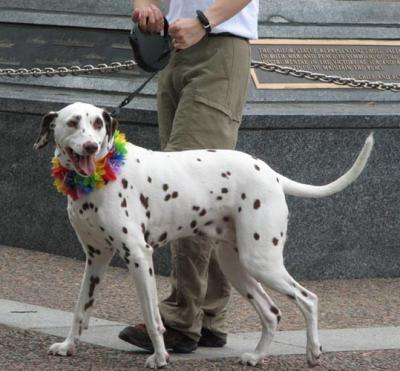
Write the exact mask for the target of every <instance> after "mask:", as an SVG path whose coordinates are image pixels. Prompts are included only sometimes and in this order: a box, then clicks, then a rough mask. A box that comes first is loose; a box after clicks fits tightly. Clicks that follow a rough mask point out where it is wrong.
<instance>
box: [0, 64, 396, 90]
mask: <svg viewBox="0 0 400 371" xmlns="http://www.w3.org/2000/svg"><path fill="white" fill-rule="evenodd" d="M136 65H137V64H136V62H135V61H133V60H128V61H125V62H112V63H110V64H106V63H102V64H98V65H96V66H94V65H91V64H88V65H85V66H82V67H80V66H71V67H57V68H53V67H45V68H43V69H40V68H30V69H28V68H19V69H12V68H6V69H0V77H2V76H6V77H26V76H33V77H41V76H47V77H52V76H57V75H58V76H67V75H74V76H76V75H80V74H90V73H93V72H100V73H106V72H118V71H121V70H132V69H134V68H135V66H136ZM251 67H252V68H259V69H261V70H263V71H267V72H276V73H279V74H281V75H289V76H293V77H297V78H304V79H307V80H313V81H321V82H324V83H332V84H336V85H341V86H349V87H352V88H364V89H377V90H384V91H392V92H396V93H398V92H400V84H398V83H385V82H382V81H369V80H357V79H354V78H351V77H341V76H330V75H324V74H322V73H315V72H310V71H303V70H297V69H295V68H292V67H286V66H280V65H277V64H272V63H265V62H261V61H252V62H251Z"/></svg>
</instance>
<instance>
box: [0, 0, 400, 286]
mask: <svg viewBox="0 0 400 371" xmlns="http://www.w3.org/2000/svg"><path fill="white" fill-rule="evenodd" d="M130 4H131V1H130V0H129V1H119V2H113V3H111V2H109V1H90V0H85V1H82V0H81V1H79V0H73V1H69V2H53V1H46V0H36V1H22V0H21V1H18V0H13V1H7V0H0V68H4V67H6V66H10V67H12V68H17V67H21V66H34V65H35V66H40V67H43V66H44V65H49V64H51V65H54V64H55V65H73V64H88V63H93V64H96V63H103V62H111V61H118V60H126V59H131V58H132V56H131V52H130V48H129V45H128V42H127V34H128V30H129V28H130V20H129V13H130V8H131V5H130ZM399 22H400V9H399V6H398V4H396V2H392V1H385V2H384V4H382V2H381V1H330V0H326V1H318V0H315V1H313V0H307V1H306V0H304V1H301V0H299V1H296V2H295V4H294V5H293V4H291V5H290V7H289V6H287V4H286V5H285V2H281V1H275V0H274V1H272V0H268V1H261V16H260V20H259V31H260V37H272V38H290V37H296V38H352V39H355V38H359V39H363V38H374V39H380V38H381V39H399V38H400V31H399V30H400V28H399V27H393V26H396V25H397V26H398V25H399ZM143 79H144V75H143V74H142V73H140V71H136V70H135V71H130V72H123V73H119V74H107V75H92V76H79V77H54V78H40V79H35V78H6V77H0V156H1V159H2V166H1V168H0V210H1V216H0V245H1V244H2V245H9V246H15V247H23V248H30V249H35V250H40V251H47V252H51V253H56V254H61V255H66V256H72V257H76V258H79V259H82V258H83V253H82V251H81V248H80V246H79V244H78V241H77V239H76V237H75V235H74V233H73V231H72V228H71V227H70V226H69V223H68V221H67V215H66V210H65V206H66V200H65V198H64V197H63V196H61V195H59V194H57V193H56V191H55V190H54V188H53V187H52V184H51V183H52V180H51V178H50V176H49V170H50V157H51V149H50V148H46V149H45V150H43V151H42V152H34V151H33V149H32V145H33V142H34V140H35V139H36V136H37V132H38V127H39V122H40V118H41V115H42V114H44V113H45V112H47V111H50V110H57V109H59V108H61V107H62V106H64V105H66V104H68V103H72V102H74V101H85V102H88V103H93V104H96V105H98V106H103V107H113V106H115V105H117V104H118V103H119V102H120V101H121V100H122V99H124V97H125V96H126V94H128V93H129V92H131V91H132V90H134V88H135V87H136V86H138V84H140V83H141V82H142V81H143ZM155 92H156V82H154V83H151V84H150V85H149V86H148V87H146V88H145V90H144V91H143V92H142V94H141V95H140V97H139V98H138V99H135V101H133V102H132V103H131V104H130V105H129V106H128V108H127V109H126V110H124V111H123V112H122V113H121V116H120V121H121V127H122V130H123V131H125V132H126V134H127V136H128V139H129V140H130V141H132V142H134V143H135V144H137V145H140V146H144V147H148V148H151V149H157V146H158V140H157V127H156V114H155V109H156V107H155V99H154V94H155ZM399 97H400V95H399V94H395V93H391V92H377V91H372V90H363V91H361V90H359V89H357V90H352V89H326V90H307V91H303V90H300V91H298V90H296V91H294V90H279V91H265V90H264V91H258V90H256V89H255V88H254V85H253V83H252V82H250V91H249V98H248V103H247V105H246V108H245V115H244V119H243V124H242V127H241V131H240V139H239V143H238V149H239V150H243V151H246V152H249V153H251V154H253V155H255V156H257V157H260V158H262V159H264V160H266V161H267V162H268V163H269V164H270V165H271V166H272V167H273V168H274V169H275V170H277V171H278V172H280V173H282V174H284V175H286V176H288V177H290V178H292V179H295V180H298V181H301V182H306V183H312V184H322V183H326V182H329V181H331V180H334V179H335V178H336V177H337V176H339V175H341V174H342V173H343V172H344V171H345V170H346V169H347V168H348V167H349V166H350V165H351V164H352V162H353V161H354V159H355V157H356V155H357V154H358V151H359V150H360V149H361V146H362V144H363V142H364V140H365V138H366V137H367V135H368V134H369V132H370V131H372V130H373V131H374V132H375V139H376V146H375V148H374V151H373V153H372V157H371V160H370V162H369V163H368V166H367V168H366V170H365V172H364V173H363V174H362V175H361V177H360V179H359V180H357V182H356V183H355V184H354V185H352V186H351V187H349V188H348V189H346V190H345V191H343V192H342V193H340V194H337V195H335V196H332V197H329V198H325V199H321V200H311V199H299V198H293V197H288V204H289V209H290V212H291V218H290V225H289V239H288V242H287V245H286V248H285V259H286V265H287V267H288V269H289V271H290V272H291V273H292V274H293V275H294V276H296V277H297V278H300V279H306V278H307V279H319V278H356V277H394V276H400V269H399V265H398V262H399V261H400V249H399V247H400V246H399V240H400V228H399V227H398V226H399V224H398V220H399V219H398V209H399V199H400V197H399V194H400V192H399V191H400V186H399V177H400V170H399V165H398V162H399V158H400V157H399V150H398V148H399V146H398V143H400V131H399V119H398V118H399V110H400V109H399V107H400V106H399ZM249 187H251V184H249ZM168 257H169V254H168V250H167V249H165V248H164V249H161V250H160V251H158V252H157V254H156V266H157V269H158V271H159V272H161V273H164V274H165V273H167V272H168V267H169V263H168ZM115 263H116V264H119V263H120V262H118V261H115Z"/></svg>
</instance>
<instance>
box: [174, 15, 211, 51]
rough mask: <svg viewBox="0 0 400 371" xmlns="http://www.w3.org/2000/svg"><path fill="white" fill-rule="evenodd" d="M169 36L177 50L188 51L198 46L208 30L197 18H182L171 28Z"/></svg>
mask: <svg viewBox="0 0 400 371" xmlns="http://www.w3.org/2000/svg"><path fill="white" fill-rule="evenodd" d="M169 34H170V35H171V37H172V46H173V47H174V48H175V49H187V48H190V47H191V46H192V45H194V44H197V43H198V42H199V41H200V40H201V39H202V38H203V37H204V35H205V34H206V30H205V29H204V28H203V26H202V25H201V24H200V22H199V20H198V19H197V18H181V19H177V20H176V21H175V22H174V23H172V24H171V25H170V26H169Z"/></svg>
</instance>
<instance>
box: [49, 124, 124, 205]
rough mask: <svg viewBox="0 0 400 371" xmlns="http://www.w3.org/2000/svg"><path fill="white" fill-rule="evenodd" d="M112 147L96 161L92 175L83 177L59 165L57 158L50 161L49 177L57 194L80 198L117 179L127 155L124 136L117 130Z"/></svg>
mask: <svg viewBox="0 0 400 371" xmlns="http://www.w3.org/2000/svg"><path fill="white" fill-rule="evenodd" d="M113 138H114V145H113V147H112V148H111V150H110V151H109V152H108V153H107V155H106V156H105V157H104V158H102V159H101V160H98V161H96V171H95V173H94V174H93V175H91V176H88V177H84V176H82V175H79V174H78V173H77V172H76V171H74V170H69V169H67V168H65V167H64V166H62V165H61V162H60V160H59V158H58V157H53V159H52V160H51V163H52V169H51V175H52V177H53V178H54V185H55V187H56V188H57V191H58V192H61V193H64V194H65V195H67V196H70V197H72V198H73V199H74V200H77V199H79V198H81V197H82V196H85V195H87V194H89V193H91V192H93V191H94V190H96V189H101V188H103V187H104V186H105V185H106V184H107V183H108V182H110V181H113V180H115V179H117V175H118V174H119V173H120V171H121V167H122V165H123V164H124V163H125V157H126V153H127V149H126V138H125V134H123V133H120V132H119V131H118V130H116V131H115V132H114V136H113Z"/></svg>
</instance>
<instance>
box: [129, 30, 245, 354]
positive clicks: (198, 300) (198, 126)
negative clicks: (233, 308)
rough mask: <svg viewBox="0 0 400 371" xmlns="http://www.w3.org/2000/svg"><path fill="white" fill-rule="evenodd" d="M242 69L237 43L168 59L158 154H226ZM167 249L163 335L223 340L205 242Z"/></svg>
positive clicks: (219, 299) (218, 42)
mask: <svg viewBox="0 0 400 371" xmlns="http://www.w3.org/2000/svg"><path fill="white" fill-rule="evenodd" d="M249 66H250V53H249V45H248V43H247V42H246V41H244V40H241V39H237V38H231V37H218V38H204V39H203V40H202V41H200V42H199V43H198V44H196V45H195V46H193V47H191V48H189V49H186V50H183V51H180V52H179V53H175V55H174V56H173V57H172V59H171V62H170V64H169V65H168V66H167V68H166V69H165V70H164V71H162V73H161V74H160V79H159V90H158V95H157V104H158V123H159V129H160V143H161V149H162V150H165V151H182V150H188V149H211V148H219V149H234V148H235V146H236V141H237V135H238V129H239V124H240V120H241V115H242V109H243V106H244V103H245V99H246V95H247V85H248V78H249ZM171 245H172V246H171V250H172V256H173V259H172V276H171V284H172V292H171V295H170V296H169V297H168V298H167V299H165V300H164V301H162V302H161V303H160V312H161V316H162V317H163V321H164V323H165V325H166V327H167V332H168V329H172V331H174V330H175V331H177V332H178V333H179V334H183V335H184V336H186V337H188V338H189V339H190V340H192V341H194V342H196V343H197V341H198V340H199V339H200V336H201V331H202V327H203V326H204V327H205V329H206V330H209V331H210V332H211V333H212V334H216V335H218V338H219V339H221V338H222V339H224V335H225V333H226V331H225V328H224V316H225V307H226V304H227V302H228V300H229V294H230V285H229V283H228V282H227V280H226V278H225V276H224V275H223V274H222V272H221V270H220V268H219V266H218V263H217V261H216V257H215V252H214V251H213V249H214V246H213V242H212V241H211V240H209V239H207V238H197V237H196V238H188V239H184V240H181V241H177V242H174V243H172V244H171ZM203 330H204V329H203ZM225 337H226V336H225ZM165 338H166V336H165ZM127 341H129V340H127ZM166 343H167V340H166ZM135 344H136V345H138V344H137V343H135ZM222 345H223V344H222ZM167 347H168V344H167ZM173 348H174V347H173ZM174 349H175V348H174ZM175 350H177V351H179V347H178V349H175Z"/></svg>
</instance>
